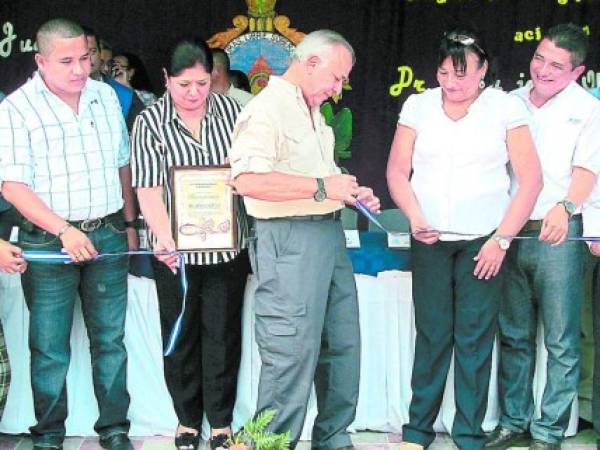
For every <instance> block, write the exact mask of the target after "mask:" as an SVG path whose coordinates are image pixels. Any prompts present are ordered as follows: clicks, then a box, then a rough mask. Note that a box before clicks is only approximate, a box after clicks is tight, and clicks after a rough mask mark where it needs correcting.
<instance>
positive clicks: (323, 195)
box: [314, 189, 327, 202]
mask: <svg viewBox="0 0 600 450" xmlns="http://www.w3.org/2000/svg"><path fill="white" fill-rule="evenodd" d="M314 198H315V200H316V201H318V202H322V201H323V200H325V199H326V198H327V194H326V193H325V191H322V190H320V189H319V190H318V191H317V192H315V195H314Z"/></svg>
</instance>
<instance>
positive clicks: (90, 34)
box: [81, 25, 99, 41]
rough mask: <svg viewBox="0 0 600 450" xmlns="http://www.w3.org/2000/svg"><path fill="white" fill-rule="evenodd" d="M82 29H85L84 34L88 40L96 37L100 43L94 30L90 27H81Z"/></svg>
mask: <svg viewBox="0 0 600 450" xmlns="http://www.w3.org/2000/svg"><path fill="white" fill-rule="evenodd" d="M81 28H82V29H83V34H84V35H85V37H86V38H88V37H94V38H96V40H97V41H98V40H99V39H98V35H97V34H96V31H94V29H93V28H91V27H88V26H87V25H81Z"/></svg>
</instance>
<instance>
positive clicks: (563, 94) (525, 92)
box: [516, 81, 577, 109]
mask: <svg viewBox="0 0 600 450" xmlns="http://www.w3.org/2000/svg"><path fill="white" fill-rule="evenodd" d="M576 85H577V83H576V82H575V81H571V82H570V83H569V84H567V86H566V87H565V88H564V89H563V90H562V91H560V92H559V93H558V94H556V95H554V96H553V97H551V98H550V99H548V101H547V102H546V103H544V104H543V105H542V106H541V108H544V107H546V106H548V105H553V104H554V103H558V102H560V101H561V99H562V98H567V97H568V96H569V95H570V94H569V93H570V91H572V90H573V89H576ZM532 89H533V82H532V81H528V82H527V84H526V85H525V87H524V88H523V89H519V90H517V91H516V93H517V95H519V96H520V97H521V98H523V99H524V100H525V102H526V104H527V105H529V106H530V107H534V108H536V109H541V108H537V106H535V105H534V104H533V103H532V102H531V99H530V94H531V91H532Z"/></svg>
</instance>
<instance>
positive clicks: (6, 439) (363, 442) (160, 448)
mask: <svg viewBox="0 0 600 450" xmlns="http://www.w3.org/2000/svg"><path fill="white" fill-rule="evenodd" d="M352 440H353V441H354V444H355V446H356V448H357V450H395V448H396V447H397V446H398V444H399V443H400V442H401V441H402V438H401V437H400V436H399V435H397V434H394V433H375V432H360V433H356V434H353V435H352ZM131 441H132V442H133V446H134V448H135V450H174V447H173V438H171V437H166V436H150V437H133V438H131ZM31 447H32V446H31V440H30V439H29V437H27V436H14V435H8V434H0V450H31ZM526 447H527V444H526V443H525V442H523V448H526ZM514 448H521V447H514ZM562 448H563V450H591V449H596V434H595V433H594V431H592V430H584V431H581V432H580V433H578V434H577V436H575V437H572V438H569V439H566V440H565V441H564V442H563V444H562ZM99 449H101V447H100V445H99V444H98V439H97V438H92V437H72V438H67V439H66V440H65V443H64V450H99ZM451 449H455V447H454V445H453V444H452V440H451V439H450V437H449V436H448V435H447V434H439V435H438V436H437V438H436V440H435V442H434V443H433V444H432V445H431V446H430V447H429V450H451ZM205 450H206V448H205ZM297 450H310V442H308V441H303V442H300V444H298V447H297ZM599 450H600V449H599Z"/></svg>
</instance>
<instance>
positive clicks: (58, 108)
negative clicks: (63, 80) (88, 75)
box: [0, 73, 129, 220]
mask: <svg viewBox="0 0 600 450" xmlns="http://www.w3.org/2000/svg"><path fill="white" fill-rule="evenodd" d="M128 163H129V144H128V135H127V129H126V128H125V122H124V121H123V115H122V113H121V108H120V106H119V101H118V100H117V96H116V95H115V93H114V91H113V90H112V89H111V88H110V87H109V86H107V85H105V84H104V83H100V82H97V81H94V80H91V79H88V80H87V83H86V85H85V87H84V88H83V90H82V92H81V96H80V98H79V108H78V113H77V114H75V112H74V111H73V110H72V109H71V108H70V107H69V106H68V105H67V104H66V103H65V102H63V101H62V100H61V99H60V98H59V97H57V96H56V95H55V94H53V93H52V92H51V91H50V90H49V89H48V87H47V86H46V84H45V83H44V80H43V79H42V78H41V77H40V75H39V73H35V74H34V76H33V78H32V79H31V80H29V81H28V82H27V83H25V84H24V85H23V86H21V87H20V88H19V89H17V90H16V91H15V92H13V93H12V94H10V95H9V96H8V97H6V99H5V100H4V101H3V102H2V104H0V180H2V181H14V182H20V183H24V184H26V185H28V186H29V187H30V188H31V189H32V190H33V191H34V192H35V193H36V195H37V196H38V197H39V198H40V199H41V200H42V201H43V202H44V203H45V204H46V205H47V206H48V207H49V208H50V209H51V210H52V211H54V212H55V213H56V214H58V215H59V216H60V217H62V218H63V219H66V220H85V219H94V218H98V217H103V216H106V215H108V214H111V213H113V212H116V211H118V210H119V209H121V207H122V206H123V198H122V195H121V182H120V179H119V170H118V169H119V167H122V166H125V165H127V164H128Z"/></svg>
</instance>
